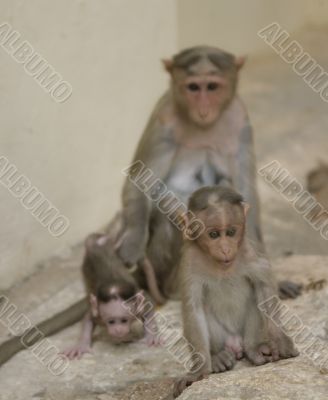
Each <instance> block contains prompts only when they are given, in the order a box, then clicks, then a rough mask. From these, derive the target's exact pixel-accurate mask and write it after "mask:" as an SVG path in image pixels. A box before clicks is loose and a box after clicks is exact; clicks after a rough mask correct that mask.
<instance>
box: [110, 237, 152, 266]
mask: <svg viewBox="0 0 328 400" xmlns="http://www.w3.org/2000/svg"><path fill="white" fill-rule="evenodd" d="M143 236H145V237H143ZM116 246H117V248H118V255H119V256H120V258H121V259H122V260H123V262H124V264H127V265H134V264H136V263H137V262H138V261H140V260H141V259H143V258H144V252H145V248H146V235H143V232H139V231H137V230H129V231H126V232H125V233H124V234H123V236H122V237H121V238H120V239H119V241H118V243H117V244H116Z"/></svg>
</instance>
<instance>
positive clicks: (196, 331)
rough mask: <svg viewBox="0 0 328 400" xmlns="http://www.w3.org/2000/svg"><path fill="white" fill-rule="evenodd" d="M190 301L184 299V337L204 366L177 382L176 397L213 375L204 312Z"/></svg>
mask: <svg viewBox="0 0 328 400" xmlns="http://www.w3.org/2000/svg"><path fill="white" fill-rule="evenodd" d="M195 296H196V294H195ZM190 300H191V299H188V298H185V297H183V303H182V312H183V315H184V336H185V338H186V339H187V340H188V342H189V343H190V344H191V345H192V346H193V351H194V352H195V353H198V354H200V355H201V356H202V357H203V364H202V366H201V367H200V368H198V369H197V371H195V372H194V371H193V372H191V373H190V374H188V375H186V376H184V377H182V378H179V379H178V380H176V382H175V384H174V389H173V395H174V397H178V396H179V395H180V394H181V393H182V392H183V391H184V390H185V389H186V388H187V387H188V386H190V385H192V384H193V383H194V382H197V381H200V380H201V379H203V378H205V377H206V376H208V375H209V374H210V373H211V355H210V343H209V333H208V327H207V321H206V318H205V314H204V310H203V309H202V307H201V306H196V305H195V304H193V303H192V301H190Z"/></svg>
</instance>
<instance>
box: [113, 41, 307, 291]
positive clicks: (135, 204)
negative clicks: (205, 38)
mask: <svg viewBox="0 0 328 400" xmlns="http://www.w3.org/2000/svg"><path fill="white" fill-rule="evenodd" d="M244 62H245V58H244V57H235V56H233V55H232V54H230V53H227V52H225V51H223V50H220V49H218V48H215V47H208V46H198V47H193V48H189V49H186V50H183V51H181V52H180V53H178V54H176V55H175V56H174V57H173V58H172V59H169V60H164V62H163V63H164V67H165V69H166V71H167V72H168V74H169V76H170V82H171V83H170V88H169V90H168V92H167V93H165V94H164V96H163V97H162V98H161V99H160V100H159V102H158V104H157V105H156V107H155V109H154V111H153V113H152V115H151V117H150V120H149V122H148V125H147V127H146V129H145V132H144V134H143V136H142V138H141V140H140V142H139V145H138V148H137V150H136V153H135V156H134V159H133V161H134V162H137V161H142V162H143V163H144V164H145V166H146V167H147V168H149V169H150V170H151V171H152V172H153V176H154V178H153V179H147V177H140V181H142V180H144V184H143V185H144V189H145V190H144V191H140V188H138V187H136V185H135V184H134V183H133V182H132V181H133V179H136V178H137V177H138V179H139V176H138V171H131V174H130V175H129V177H128V179H127V180H126V182H125V185H124V188H123V195H122V202H123V221H124V223H123V226H124V230H123V231H122V232H121V235H120V239H119V246H118V252H119V255H120V257H121V258H122V260H123V261H124V262H125V263H126V264H131V265H133V264H135V263H136V262H137V261H139V260H141V259H143V258H144V255H145V254H146V253H147V252H148V254H149V257H150V259H151V262H152V264H153V265H154V267H155V269H156V274H157V275H158V276H160V279H159V281H160V282H164V281H165V280H166V279H167V277H168V276H171V275H172V274H173V275H174V269H175V268H176V266H177V265H178V263H179V257H180V252H179V249H178V248H177V246H178V247H179V245H180V243H179V240H177V234H176V231H175V229H174V227H173V225H172V224H171V223H170V221H168V219H167V218H160V217H159V221H158V218H157V217H158V215H157V216H156V217H154V210H155V206H154V202H153V201H152V199H153V200H156V199H158V198H159V197H160V195H161V193H162V191H163V185H161V184H160V183H155V179H156V178H159V179H160V180H162V181H163V182H164V183H165V185H166V186H167V187H168V189H169V190H171V191H172V192H173V193H174V194H175V195H176V196H177V197H178V198H179V199H180V200H181V201H183V202H186V201H187V199H188V198H189V196H190V195H191V194H192V192H194V191H195V190H196V189H199V188H201V187H203V186H207V185H221V186H223V185H224V186H231V187H233V188H235V189H236V190H238V191H239V192H240V193H241V194H242V195H243V197H244V198H245V200H246V201H248V202H249V203H250V204H252V209H251V210H250V212H249V214H248V217H247V218H248V227H249V229H248V234H249V237H250V239H252V240H253V241H254V243H255V244H256V247H257V248H258V249H259V250H260V251H262V252H264V244H263V240H262V233H261V227H260V213H259V203H258V194H257V188H256V173H255V157H254V150H253V135H252V128H251V125H250V122H249V118H248V115H247V111H246V108H245V106H244V104H243V103H242V101H241V100H240V99H239V97H238V95H237V94H236V88H237V82H238V76H239V71H240V69H241V68H242V66H243V65H244ZM131 178H132V179H131ZM139 187H140V185H139ZM144 192H148V194H149V196H145V194H144ZM155 214H156V212H155ZM152 224H156V225H155V228H153V227H152ZM159 226H160V228H159ZM161 232H165V235H164V233H161ZM176 243H177V244H176ZM158 249H160V251H157V250H158ZM280 290H281V293H282V294H283V295H284V296H287V297H296V296H297V295H298V294H299V293H300V286H299V285H295V284H293V283H291V282H286V281H285V282H283V283H282V284H281V285H280Z"/></svg>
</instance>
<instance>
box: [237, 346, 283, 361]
mask: <svg viewBox="0 0 328 400" xmlns="http://www.w3.org/2000/svg"><path fill="white" fill-rule="evenodd" d="M245 353H246V356H247V358H248V359H249V361H250V362H251V363H252V364H254V365H263V364H266V363H268V362H271V361H278V360H279V358H280V357H279V351H278V349H277V347H276V346H274V345H271V344H260V345H259V346H258V347H256V348H254V349H248V350H247V349H246V350H245Z"/></svg>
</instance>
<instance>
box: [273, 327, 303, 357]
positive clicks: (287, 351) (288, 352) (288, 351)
mask: <svg viewBox="0 0 328 400" xmlns="http://www.w3.org/2000/svg"><path fill="white" fill-rule="evenodd" d="M273 341H274V343H275V347H276V351H277V353H278V357H279V359H284V358H291V357H297V356H298V355H299V351H298V350H297V349H296V348H295V346H294V343H293V341H292V340H291V339H290V338H289V337H288V336H287V335H285V334H284V333H283V332H279V333H278V337H277V338H275V339H273ZM273 361H276V360H273Z"/></svg>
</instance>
